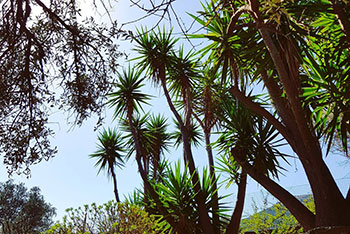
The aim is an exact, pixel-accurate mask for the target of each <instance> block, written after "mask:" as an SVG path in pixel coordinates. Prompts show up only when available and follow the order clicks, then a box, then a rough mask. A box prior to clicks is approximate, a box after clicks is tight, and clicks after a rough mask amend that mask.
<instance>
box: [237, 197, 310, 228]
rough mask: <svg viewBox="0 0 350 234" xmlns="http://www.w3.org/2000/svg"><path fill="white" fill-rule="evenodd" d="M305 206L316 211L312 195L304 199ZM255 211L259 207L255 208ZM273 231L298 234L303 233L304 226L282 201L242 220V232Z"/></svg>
mask: <svg viewBox="0 0 350 234" xmlns="http://www.w3.org/2000/svg"><path fill="white" fill-rule="evenodd" d="M303 203H304V204H305V206H306V207H307V208H308V209H309V210H310V211H312V212H313V213H315V204H314V200H313V198H312V196H311V195H310V197H308V198H306V199H304V200H303ZM255 211H257V209H256V208H255ZM248 231H250V232H255V233H261V234H264V233H266V234H267V233H269V234H270V233H272V234H297V233H302V232H303V228H302V227H301V225H300V224H299V223H298V221H297V220H296V219H295V217H294V216H293V215H291V213H290V212H289V211H288V210H287V208H286V207H285V206H284V205H282V204H281V203H277V204H275V205H273V206H271V207H269V208H266V207H265V209H264V210H263V211H261V212H255V213H254V214H253V215H251V216H250V217H249V218H246V219H243V220H242V221H241V228H240V233H245V232H248Z"/></svg>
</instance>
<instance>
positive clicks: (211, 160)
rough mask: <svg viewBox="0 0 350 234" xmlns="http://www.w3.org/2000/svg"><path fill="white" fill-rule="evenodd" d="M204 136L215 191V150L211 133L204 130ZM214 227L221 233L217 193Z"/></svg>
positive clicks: (216, 193) (216, 194)
mask: <svg viewBox="0 0 350 234" xmlns="http://www.w3.org/2000/svg"><path fill="white" fill-rule="evenodd" d="M204 135H205V145H206V147H205V148H206V150H207V154H208V162H209V173H210V178H211V179H212V181H213V189H214V190H215V191H216V190H217V182H216V175H215V167H214V157H213V150H212V148H211V145H210V132H209V131H206V130H205V129H204ZM213 199H214V202H213V225H214V229H215V232H216V233H220V217H219V215H218V214H217V211H218V210H219V196H218V192H217V191H216V192H215V194H214V195H213Z"/></svg>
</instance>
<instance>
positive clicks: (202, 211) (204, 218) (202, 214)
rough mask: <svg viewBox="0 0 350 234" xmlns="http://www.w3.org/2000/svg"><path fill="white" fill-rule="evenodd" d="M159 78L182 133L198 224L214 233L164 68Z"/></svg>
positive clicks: (186, 135)
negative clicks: (197, 213)
mask: <svg viewBox="0 0 350 234" xmlns="http://www.w3.org/2000/svg"><path fill="white" fill-rule="evenodd" d="M160 80H161V85H162V88H163V91H164V95H165V97H166V99H167V102H168V105H169V108H170V110H171V111H172V112H173V114H174V116H175V118H176V120H177V121H178V123H179V126H180V131H181V134H182V139H183V146H184V151H185V154H186V159H187V161H188V168H189V170H190V173H191V175H193V176H192V184H193V187H194V190H195V192H196V194H197V195H196V196H195V200H196V203H197V204H198V211H199V220H200V225H201V227H202V230H203V231H204V230H205V232H206V234H214V233H215V232H214V229H213V226H212V223H211V221H210V217H209V214H208V210H207V208H206V205H205V197H204V194H203V192H202V188H201V185H200V180H199V175H198V173H197V171H196V167H195V163H194V159H193V155H192V151H191V146H190V140H189V139H190V138H189V136H188V132H187V129H186V127H185V126H184V123H183V121H182V119H181V117H180V115H179V113H178V112H177V110H176V109H175V106H174V104H173V103H172V101H171V98H170V95H169V92H168V89H167V87H166V82H165V69H163V70H162V71H161V72H160Z"/></svg>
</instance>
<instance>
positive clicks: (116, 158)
mask: <svg viewBox="0 0 350 234" xmlns="http://www.w3.org/2000/svg"><path fill="white" fill-rule="evenodd" d="M98 141H99V144H98V145H97V150H96V152H95V153H92V154H90V158H92V159H96V160H97V162H96V164H95V166H96V167H99V169H98V173H100V172H101V171H106V172H107V175H108V176H111V177H112V179H113V186H114V195H115V199H116V201H117V202H120V199H119V193H118V188H117V176H116V173H115V167H116V166H117V167H119V168H122V167H123V166H124V156H125V145H124V141H123V138H122V136H121V134H120V133H118V132H117V131H116V129H104V130H103V131H102V132H101V133H100V135H99V136H98Z"/></svg>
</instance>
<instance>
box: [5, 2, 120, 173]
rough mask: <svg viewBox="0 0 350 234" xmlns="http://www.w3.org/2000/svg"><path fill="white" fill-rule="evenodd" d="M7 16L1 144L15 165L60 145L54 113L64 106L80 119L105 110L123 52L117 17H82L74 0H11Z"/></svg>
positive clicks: (24, 168)
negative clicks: (54, 139) (103, 21)
mask: <svg viewBox="0 0 350 234" xmlns="http://www.w3.org/2000/svg"><path fill="white" fill-rule="evenodd" d="M0 14H1V18H2V20H1V24H0V58H1V62H0V93H1V94H0V95H1V97H0V109H1V114H0V119H1V125H0V142H1V144H0V145H1V148H0V151H1V152H2V154H3V155H4V163H5V165H7V170H8V172H9V173H11V172H14V171H17V172H26V173H29V166H30V165H32V164H34V163H38V162H40V161H41V160H43V159H45V160H48V159H49V158H50V157H52V156H53V155H54V154H55V152H56V151H57V150H56V148H53V147H52V146H51V145H50V141H49V139H50V136H51V135H52V134H53V132H52V130H51V129H50V128H49V123H48V117H49V114H50V112H53V111H56V110H57V109H63V110H67V111H69V112H70V115H72V116H74V120H73V123H74V124H81V123H82V122H83V120H85V119H86V118H87V117H89V116H90V115H92V114H97V115H99V116H100V118H101V115H100V114H101V110H102V108H103V103H104V100H105V98H106V94H107V93H108V92H109V91H110V88H111V86H112V83H113V77H112V75H113V73H114V72H115V70H116V67H117V66H118V62H117V59H118V58H119V57H120V56H121V55H122V54H121V53H120V52H119V51H118V46H117V45H116V44H115V43H114V41H113V38H115V37H117V36H119V35H120V33H119V32H120V31H119V29H118V28H117V25H116V24H113V25H112V27H111V28H107V27H105V26H103V25H99V24H97V23H95V22H94V20H93V19H92V18H90V19H86V20H85V21H83V22H82V23H79V22H78V19H77V15H78V14H79V7H78V6H77V5H76V3H75V1H51V2H50V5H46V4H45V3H43V2H42V1H40V0H19V1H14V0H6V1H3V2H2V3H1V11H0Z"/></svg>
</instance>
